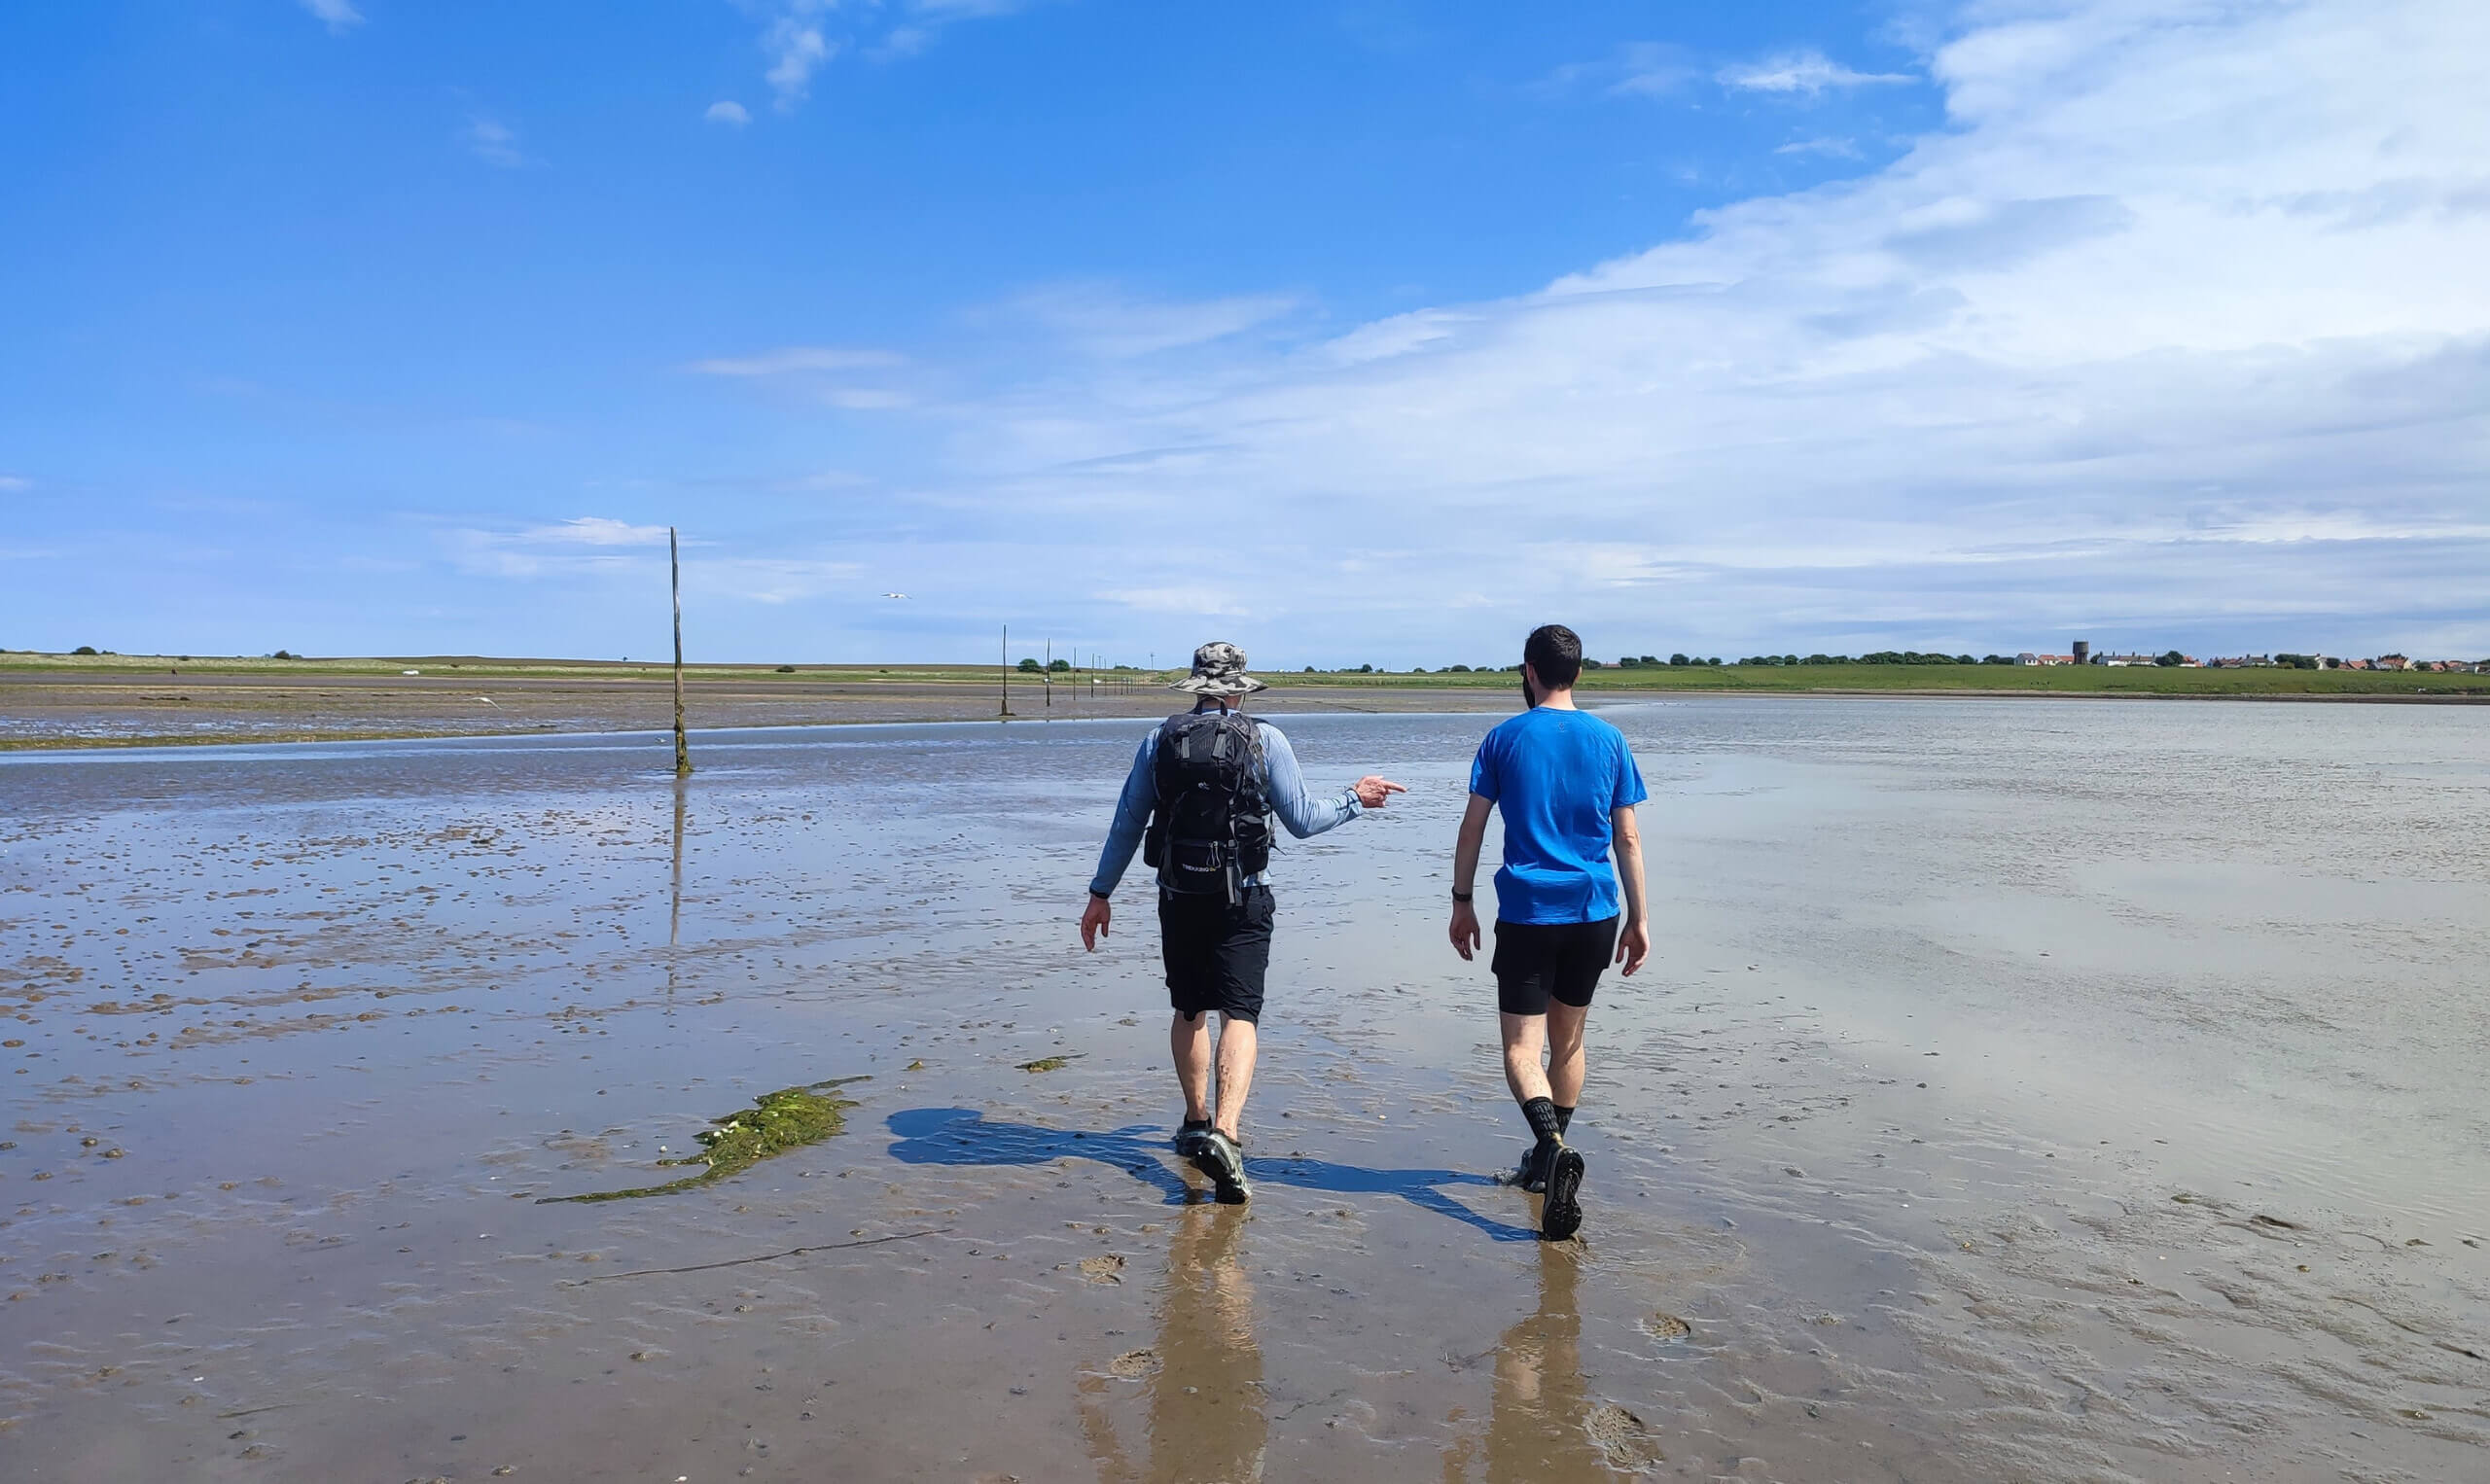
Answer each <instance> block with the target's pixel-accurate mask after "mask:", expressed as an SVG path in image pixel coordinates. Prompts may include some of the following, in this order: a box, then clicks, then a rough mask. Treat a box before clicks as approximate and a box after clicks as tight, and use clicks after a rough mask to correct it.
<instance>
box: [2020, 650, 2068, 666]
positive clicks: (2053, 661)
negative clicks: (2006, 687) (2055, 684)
mask: <svg viewBox="0 0 2490 1484" xmlns="http://www.w3.org/2000/svg"><path fill="white" fill-rule="evenodd" d="M2014 662H2015V663H2016V664H2018V665H2071V664H2073V663H2075V656H2074V655H2072V654H2033V653H2032V652H2031V651H2029V650H2026V651H2024V652H2023V653H2022V654H2017V655H2015V656H2014Z"/></svg>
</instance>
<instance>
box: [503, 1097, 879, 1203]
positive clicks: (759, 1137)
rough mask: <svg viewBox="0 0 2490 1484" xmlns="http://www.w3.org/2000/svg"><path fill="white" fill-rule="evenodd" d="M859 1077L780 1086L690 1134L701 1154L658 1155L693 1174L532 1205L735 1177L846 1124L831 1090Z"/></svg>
mask: <svg viewBox="0 0 2490 1484" xmlns="http://www.w3.org/2000/svg"><path fill="white" fill-rule="evenodd" d="M863 1080H864V1078H861V1077H838V1078H831V1079H830V1080H829V1081H826V1082H813V1083H811V1084H809V1085H805V1086H800V1087H781V1088H779V1089H778V1090H777V1091H776V1092H765V1093H763V1094H762V1095H761V1096H760V1097H758V1098H756V1099H754V1100H753V1105H752V1106H751V1107H750V1108H739V1109H736V1110H735V1111H734V1112H733V1113H728V1114H726V1115H725V1116H724V1117H720V1118H713V1119H711V1120H710V1126H709V1127H707V1128H704V1129H702V1130H701V1131H700V1132H698V1133H696V1134H694V1135H693V1136H692V1137H693V1138H694V1140H696V1141H698V1143H699V1145H700V1152H699V1153H697V1154H686V1155H684V1156H682V1157H681V1158H679V1159H660V1160H658V1167H659V1168H660V1169H664V1168H670V1167H674V1166H679V1165H699V1166H701V1170H700V1172H699V1173H698V1174H696V1175H686V1176H684V1177H683V1178H682V1179H680V1180H671V1181H668V1182H666V1183H665V1184H661V1185H639V1186H635V1187H634V1188H632V1189H629V1190H594V1191H590V1192H588V1193H587V1194H586V1195H548V1196H544V1197H542V1198H540V1199H539V1200H538V1201H537V1203H536V1204H538V1205H540V1206H551V1205H553V1204H555V1203H557V1202H562V1201H580V1202H587V1201H627V1200H636V1199H638V1198H639V1197H641V1196H644V1195H671V1194H673V1193H674V1192H675V1191H677V1190H689V1189H691V1188H693V1187H694V1185H705V1184H709V1183H710V1182H712V1181H719V1180H725V1179H726V1178H727V1177H729V1176H730V1175H740V1174H742V1173H743V1172H744V1171H746V1170H749V1169H751V1168H752V1167H753V1166H754V1165H757V1164H759V1163H761V1162H762V1161H763V1160H765V1159H767V1158H769V1157H770V1156H772V1155H774V1154H783V1153H785V1152H787V1150H789V1149H794V1148H803V1147H804V1146H805V1145H807V1144H819V1143H821V1142H822V1141H823V1140H825V1139H828V1138H830V1137H832V1136H833V1135H835V1134H836V1133H837V1132H838V1131H839V1130H840V1129H842V1128H844V1127H846V1123H847V1118H846V1113H847V1110H848V1109H851V1108H853V1107H855V1106H856V1105H855V1104H854V1103H853V1102H851V1101H849V1100H847V1099H845V1098H840V1097H836V1096H833V1095H832V1093H831V1089H832V1088H835V1087H837V1086H840V1085H841V1084H843V1083H847V1082H861V1081H863Z"/></svg>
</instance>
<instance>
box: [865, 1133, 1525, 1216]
mask: <svg viewBox="0 0 2490 1484" xmlns="http://www.w3.org/2000/svg"><path fill="white" fill-rule="evenodd" d="M887 1122H888V1123H889V1126H890V1131H891V1132H892V1134H894V1135H896V1136H897V1140H898V1142H897V1143H895V1144H893V1145H892V1146H891V1157H892V1158H894V1159H896V1160H898V1161H900V1162H901V1163H902V1164H931V1165H1042V1164H1051V1163H1053V1162H1054V1161H1055V1160H1058V1159H1094V1160H1096V1161H1097V1162H1098V1163H1100V1164H1105V1165H1113V1166H1115V1167H1116V1168H1117V1169H1120V1170H1122V1171H1124V1172H1125V1173H1126V1174H1129V1175H1130V1176H1132V1177H1133V1178H1134V1179H1135V1180H1138V1181H1140V1182H1141V1183H1142V1184H1147V1185H1152V1186H1155V1187H1156V1189H1157V1190H1158V1191H1159V1193H1160V1194H1161V1195H1162V1196H1163V1197H1165V1201H1166V1204H1168V1205H1170V1206H1180V1205H1183V1204H1185V1203H1186V1202H1188V1201H1192V1200H1207V1199H1209V1192H1208V1191H1207V1190H1199V1191H1197V1190H1195V1189H1194V1188H1193V1187H1192V1185H1189V1184H1186V1183H1185V1181H1184V1179H1183V1178H1182V1177H1180V1176H1179V1175H1177V1173H1176V1172H1175V1171H1174V1170H1172V1169H1170V1168H1169V1167H1168V1162H1169V1161H1170V1160H1171V1159H1173V1158H1174V1155H1172V1154H1171V1153H1169V1152H1168V1148H1167V1130H1166V1129H1164V1128H1161V1127H1158V1126H1157V1125H1156V1124H1149V1123H1135V1124H1131V1125H1129V1126H1127V1127H1124V1128H1118V1129H1108V1130H1104V1131H1101V1132H1089V1131H1085V1130H1071V1131H1066V1130H1063V1129H1053V1128H1041V1127H1039V1126H1038V1125H1036V1124H1034V1123H998V1122H993V1121H990V1120H989V1119H987V1117H986V1116H985V1114H983V1113H979V1112H978V1111H977V1110H976V1109H973V1108H910V1109H905V1110H903V1111H901V1112H899V1113H892V1114H891V1115H890V1117H889V1119H888V1120H887ZM1245 1171H1246V1174H1248V1175H1249V1176H1251V1177H1252V1178H1253V1180H1254V1183H1255V1184H1258V1185H1287V1186H1292V1187H1294V1188H1297V1189H1300V1190H1322V1191H1326V1192H1328V1193H1330V1194H1334V1195H1397V1196H1400V1197H1401V1198H1402V1199H1403V1200H1405V1201H1407V1202H1409V1203H1410V1204H1411V1205H1414V1206H1417V1207H1420V1208H1421V1209H1423V1210H1427V1211H1432V1212H1434V1213H1436V1214H1437V1215H1438V1216H1444V1217H1449V1218H1451V1219H1453V1220H1456V1221H1459V1222H1461V1223H1462V1224H1464V1225H1467V1226H1475V1227H1476V1228H1477V1229H1478V1230H1480V1231H1482V1232H1485V1233H1486V1234H1487V1235H1488V1236H1490V1237H1493V1238H1494V1239H1496V1240H1497V1241H1499V1242H1536V1241H1538V1240H1539V1233H1537V1232H1535V1231H1533V1230H1531V1229H1530V1228H1529V1227H1527V1226H1515V1225H1513V1224H1512V1223H1511V1222H1508V1221H1499V1220H1496V1219H1492V1218H1489V1217H1483V1216H1480V1215H1479V1214H1478V1213H1477V1212H1476V1211H1473V1210H1471V1209H1470V1208H1469V1207H1467V1206H1465V1205H1463V1204H1461V1203H1460V1202H1459V1201H1456V1200H1454V1199H1453V1198H1452V1197H1451V1196H1449V1195H1446V1194H1445V1193H1444V1189H1443V1187H1444V1186H1446V1185H1489V1186H1493V1185H1495V1184H1496V1182H1495V1181H1493V1180H1490V1179H1489V1178H1487V1177H1486V1176H1484V1175H1470V1174H1465V1173H1463V1172H1462V1171H1459V1170H1369V1169H1367V1168H1365V1167H1363V1166H1360V1165H1345V1164H1334V1163H1333V1162H1332V1161H1330V1160H1328V1159H1305V1158H1300V1157H1298V1156H1295V1155H1284V1156H1263V1155H1248V1156H1247V1158H1246V1160H1245Z"/></svg>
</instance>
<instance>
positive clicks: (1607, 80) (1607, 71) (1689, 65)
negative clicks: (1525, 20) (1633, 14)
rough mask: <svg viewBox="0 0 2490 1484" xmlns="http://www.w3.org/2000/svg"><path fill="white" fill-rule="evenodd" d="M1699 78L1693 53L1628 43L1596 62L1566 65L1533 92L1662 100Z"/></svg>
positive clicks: (1649, 44)
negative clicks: (1590, 94) (1594, 94)
mask: <svg viewBox="0 0 2490 1484" xmlns="http://www.w3.org/2000/svg"><path fill="white" fill-rule="evenodd" d="M1700 76H1702V73H1701V71H1700V70H1699V69H1698V68H1697V67H1696V66H1695V65H1694V60H1693V53H1690V52H1689V51H1687V50H1686V49H1685V48H1683V47H1675V46H1669V45H1667V44H1665V43H1661V42H1651V41H1635V42H1627V43H1625V44H1624V45H1622V46H1620V47H1618V48H1617V49H1616V50H1614V51H1612V52H1611V53H1609V54H1608V55H1606V56H1603V57H1601V58H1599V59H1598V60H1596V61H1587V62H1568V63H1566V64H1565V65H1564V66H1561V67H1558V68H1556V69H1555V70H1554V71H1552V72H1549V73H1548V74H1547V76H1545V77H1543V78H1541V79H1540V80H1539V82H1538V83H1537V84H1536V85H1534V87H1533V89H1532V90H1534V91H1536V92H1539V93H1542V94H1547V95H1561V94H1566V93H1582V92H1592V93H1600V94H1605V95H1607V96H1611V97H1646V98H1657V97H1665V96H1667V95H1668V94H1670V93H1673V92H1676V91H1677V90H1678V89H1680V88H1684V87H1685V86H1686V85H1687V84H1689V83H1690V82H1693V81H1694V80H1695V79H1696V78H1698V77H1700Z"/></svg>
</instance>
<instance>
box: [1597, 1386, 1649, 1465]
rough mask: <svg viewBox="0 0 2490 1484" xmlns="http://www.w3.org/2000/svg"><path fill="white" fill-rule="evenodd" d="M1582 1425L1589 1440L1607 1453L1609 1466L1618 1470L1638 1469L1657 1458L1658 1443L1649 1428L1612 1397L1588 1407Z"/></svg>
mask: <svg viewBox="0 0 2490 1484" xmlns="http://www.w3.org/2000/svg"><path fill="white" fill-rule="evenodd" d="M1583 1431H1587V1432H1588V1433H1590V1435H1591V1441H1592V1442H1595V1443H1597V1444H1599V1449H1600V1451H1601V1452H1602V1453H1605V1454H1607V1455H1608V1465H1609V1466H1610V1467H1612V1468H1615V1469H1617V1470H1618V1471H1619V1472H1623V1473H1640V1472H1642V1471H1643V1470H1644V1469H1646V1468H1649V1467H1651V1466H1653V1465H1654V1464H1657V1463H1659V1462H1661V1458H1660V1445H1659V1443H1658V1442H1657V1441H1656V1440H1654V1438H1653V1436H1652V1430H1651V1428H1650V1427H1648V1426H1647V1425H1645V1423H1644V1421H1643V1419H1641V1418H1640V1417H1637V1416H1635V1415H1634V1414H1633V1413H1631V1412H1629V1411H1627V1410H1625V1409H1624V1408H1623V1407H1621V1406H1618V1404H1617V1403H1616V1402H1614V1401H1603V1402H1601V1403H1600V1404H1599V1405H1597V1406H1595V1407H1593V1408H1591V1415H1590V1416H1589V1417H1588V1418H1586V1419H1584V1421H1583Z"/></svg>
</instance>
